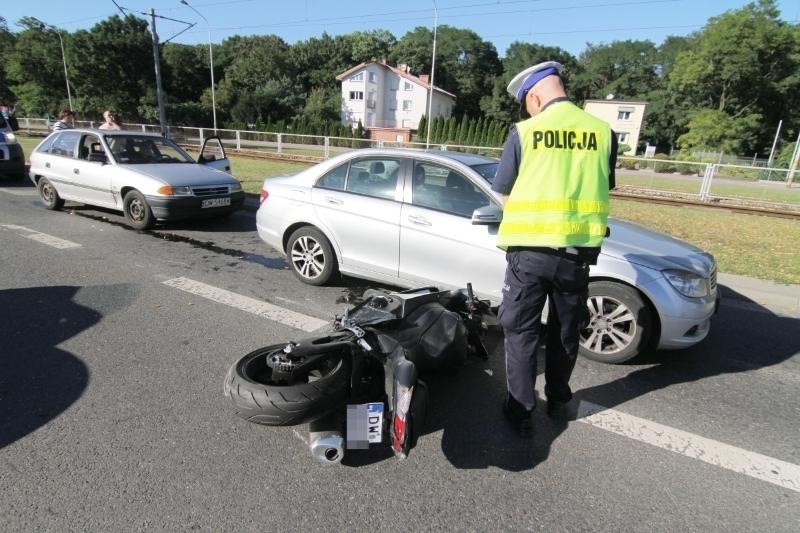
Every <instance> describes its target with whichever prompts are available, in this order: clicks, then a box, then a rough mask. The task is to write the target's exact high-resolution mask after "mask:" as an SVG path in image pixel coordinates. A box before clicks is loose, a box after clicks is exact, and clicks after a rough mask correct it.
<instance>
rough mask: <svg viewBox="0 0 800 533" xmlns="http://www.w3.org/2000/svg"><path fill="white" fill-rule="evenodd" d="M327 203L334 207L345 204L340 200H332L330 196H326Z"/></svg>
mask: <svg viewBox="0 0 800 533" xmlns="http://www.w3.org/2000/svg"><path fill="white" fill-rule="evenodd" d="M325 201H326V202H328V203H329V204H334V205H342V204H343V203H344V202H343V201H342V200H339V199H338V198H331V197H330V196H326V197H325Z"/></svg>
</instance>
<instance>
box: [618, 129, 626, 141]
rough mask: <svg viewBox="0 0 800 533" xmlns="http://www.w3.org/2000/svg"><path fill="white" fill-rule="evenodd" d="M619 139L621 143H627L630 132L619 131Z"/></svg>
mask: <svg viewBox="0 0 800 533" xmlns="http://www.w3.org/2000/svg"><path fill="white" fill-rule="evenodd" d="M617 140H618V141H619V143H620V144H627V143H628V132H626V131H620V132H618V133H617Z"/></svg>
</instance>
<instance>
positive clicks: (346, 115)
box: [336, 61, 456, 141]
mask: <svg viewBox="0 0 800 533" xmlns="http://www.w3.org/2000/svg"><path fill="white" fill-rule="evenodd" d="M336 79H337V80H338V81H340V82H342V123H343V124H350V125H352V126H353V127H355V126H356V125H357V124H358V122H359V121H361V124H362V125H363V126H364V129H365V130H366V131H367V132H368V133H369V135H370V138H375V139H384V140H393V141H395V140H398V141H409V140H411V131H413V130H416V129H417V128H418V127H419V122H420V120H421V119H422V116H423V115H427V114H428V103H429V100H428V98H429V97H430V96H431V94H432V96H433V100H432V102H433V103H432V105H431V116H432V117H436V116H439V115H443V116H445V117H449V116H450V114H451V113H452V111H453V106H454V105H455V99H456V97H455V95H453V94H450V93H448V92H447V91H445V90H443V89H440V88H439V87H436V86H434V87H433V91H431V85H430V83H429V77H428V75H427V74H425V75H420V76H419V77H417V76H414V75H412V74H411V72H410V69H409V68H408V66H407V65H404V64H400V65H398V66H396V67H392V66H389V65H387V64H386V62H384V61H382V62H369V63H361V64H360V65H356V66H355V67H353V68H351V69H349V70H347V71H345V72H342V73H341V74H339V75H338V76H336Z"/></svg>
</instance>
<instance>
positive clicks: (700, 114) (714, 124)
mask: <svg viewBox="0 0 800 533" xmlns="http://www.w3.org/2000/svg"><path fill="white" fill-rule="evenodd" d="M760 118H761V117H760V116H758V115H747V116H744V117H736V118H734V117H731V116H730V115H728V114H727V113H725V112H724V111H720V110H718V109H701V110H699V111H696V112H695V113H693V114H692V116H691V118H690V119H689V123H688V131H687V132H686V133H684V134H683V135H681V136H680V137H679V138H678V146H679V147H680V148H681V150H682V151H684V150H687V151H705V152H724V153H728V154H739V153H742V147H743V146H745V145H747V144H748V143H749V142H751V141H750V138H751V137H752V136H753V135H754V132H755V130H756V126H757V125H758V122H759V120H760Z"/></svg>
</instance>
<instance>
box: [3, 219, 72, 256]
mask: <svg viewBox="0 0 800 533" xmlns="http://www.w3.org/2000/svg"><path fill="white" fill-rule="evenodd" d="M0 227H3V228H7V229H10V230H11V231H15V232H16V233H17V235H20V236H22V237H27V238H28V239H31V240H34V241H36V242H40V243H42V244H46V245H47V246H52V247H53V248H58V249H59V250H66V249H68V248H80V247H81V245H80V244H78V243H77V242H72V241H68V240H65V239H59V238H58V237H54V236H52V235H48V234H47V233H40V232H38V231H36V230H32V229H30V228H26V227H25V226H16V225H14V224H0Z"/></svg>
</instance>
